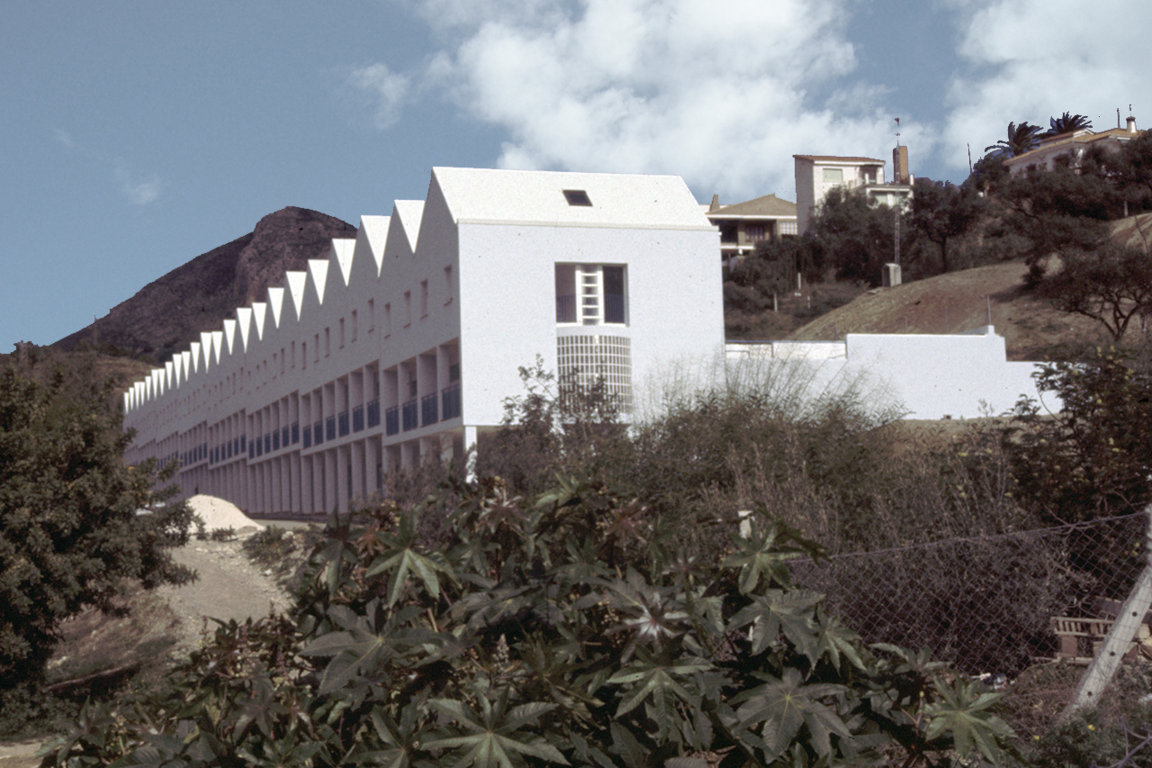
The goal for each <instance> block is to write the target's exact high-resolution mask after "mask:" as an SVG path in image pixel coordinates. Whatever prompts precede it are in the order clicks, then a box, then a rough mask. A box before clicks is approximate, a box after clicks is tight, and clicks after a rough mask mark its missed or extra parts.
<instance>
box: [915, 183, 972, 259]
mask: <svg viewBox="0 0 1152 768" xmlns="http://www.w3.org/2000/svg"><path fill="white" fill-rule="evenodd" d="M983 210H984V206H983V200H982V198H980V197H979V196H978V195H977V194H976V193H975V191H974V190H972V189H971V188H970V187H967V188H966V187H958V186H956V185H955V184H952V183H951V182H947V181H943V182H941V181H932V180H931V179H916V183H915V186H914V191H913V197H912V212H911V215H910V216H909V217H908V223H909V224H910V225H911V228H912V231H913V233H914V234H915V235H916V236H917V237H922V238H924V239H925V240H928V241H929V242H931V243H933V244H935V245H936V247H937V248H939V249H940V268H941V269H940V271H942V272H948V271H949V270H950V269H951V268H952V266H953V265H952V263H951V261H950V259H949V255H950V254H949V248H948V246H949V244H950V243H952V242H953V241H954V240H955V239H956V238H958V237H961V236H962V235H964V234H965V233H966V232H968V230H969V229H970V228H971V227H972V225H973V224H974V223H975V222H976V221H977V220H978V219H979V218H980V216H981V214H982V213H983Z"/></svg>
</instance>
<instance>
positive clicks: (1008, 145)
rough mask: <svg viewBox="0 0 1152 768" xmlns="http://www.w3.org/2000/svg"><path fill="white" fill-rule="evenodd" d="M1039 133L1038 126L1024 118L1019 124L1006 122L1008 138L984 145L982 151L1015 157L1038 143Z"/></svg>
mask: <svg viewBox="0 0 1152 768" xmlns="http://www.w3.org/2000/svg"><path fill="white" fill-rule="evenodd" d="M1040 135H1041V134H1040V126H1038V125H1032V124H1031V123H1029V122H1028V121H1026V120H1025V121H1023V122H1021V123H1020V125H1016V123H1008V138H1007V139H1000V140H999V141H997V142H996V143H995V144H990V145H988V146H987V147H984V151H985V152H991V153H993V154H996V155H1000V156H1001V157H1016V156H1018V155H1022V154H1024V153H1025V152H1027V151H1028V150H1030V149H1032V148H1033V147H1035V146H1036V145H1037V144H1039V143H1040Z"/></svg>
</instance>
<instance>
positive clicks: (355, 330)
mask: <svg viewBox="0 0 1152 768" xmlns="http://www.w3.org/2000/svg"><path fill="white" fill-rule="evenodd" d="M359 326H360V318H359V317H358V316H357V313H356V310H352V341H356V337H357V336H358V335H359V334H360V327H359Z"/></svg>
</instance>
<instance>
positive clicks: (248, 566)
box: [157, 539, 291, 647]
mask: <svg viewBox="0 0 1152 768" xmlns="http://www.w3.org/2000/svg"><path fill="white" fill-rule="evenodd" d="M174 558H175V559H176V560H177V561H178V562H179V563H180V564H182V565H186V566H188V567H189V568H192V569H194V570H195V571H196V572H197V574H199V578H197V579H196V580H195V581H193V582H192V583H191V584H184V585H181V586H179V587H171V586H166V587H160V589H159V590H157V593H158V595H159V596H160V597H162V598H163V599H164V600H166V601H167V602H168V604H169V605H170V606H171V607H172V610H173V611H174V612H175V613H176V615H177V617H179V619H180V623H181V628H182V630H183V634H184V637H185V643H186V647H194V646H195V645H196V643H198V642H199V639H200V635H201V632H202V631H203V630H204V629H205V628H207V630H208V631H209V632H211V631H213V629H214V628H215V626H216V625H215V624H214V623H213V622H212V621H211V619H220V620H222V621H228V620H230V619H235V620H236V621H244V619H247V618H249V617H251V618H254V619H258V618H260V617H261V616H267V615H268V611H269V609H270V608H271V609H275V610H276V611H285V610H287V609H288V607H289V606H290V604H291V601H290V599H289V597H288V595H287V594H286V593H285V592H284V590H283V589H281V588H280V587H279V586H278V585H277V584H276V582H275V581H274V580H273V578H272V575H271V573H269V572H265V571H261V570H260V569H259V568H258V567H257V566H256V565H255V564H253V563H252V561H251V560H249V559H248V558H247V556H246V555H245V554H244V550H243V549H242V545H241V541H240V540H236V541H225V542H219V541H197V540H195V539H193V540H192V541H190V542H188V544H187V545H185V546H183V547H181V548H180V549H178V550H176V551H175V553H174Z"/></svg>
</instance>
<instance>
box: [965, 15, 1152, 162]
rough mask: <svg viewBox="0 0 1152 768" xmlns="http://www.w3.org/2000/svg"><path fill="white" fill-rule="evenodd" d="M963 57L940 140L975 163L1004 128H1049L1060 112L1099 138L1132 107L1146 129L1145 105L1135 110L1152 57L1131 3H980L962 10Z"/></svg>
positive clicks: (1151, 117)
mask: <svg viewBox="0 0 1152 768" xmlns="http://www.w3.org/2000/svg"><path fill="white" fill-rule="evenodd" d="M967 10H968V14H967V18H966V20H965V21H964V22H963V27H962V30H961V31H962V36H961V37H962V42H961V45H960V55H961V56H962V57H963V58H964V60H965V61H966V62H967V64H968V66H969V69H968V71H967V72H965V73H962V74H958V75H957V76H956V77H954V78H953V81H952V84H951V89H950V93H949V105H950V113H949V116H948V118H947V125H946V127H945V135H946V136H947V138H948V140H949V142H950V143H954V144H957V145H963V143H964V142H970V143H971V145H972V150H973V156H979V155H980V154H983V149H984V147H985V146H987V145H990V144H993V143H994V142H995V141H996V140H998V139H1001V138H1004V137H1005V136H1006V127H1007V125H1008V123H1009V122H1010V121H1011V122H1016V123H1019V122H1020V121H1022V120H1026V121H1028V122H1030V123H1033V124H1038V125H1041V126H1043V127H1045V128H1047V126H1048V118H1049V117H1051V116H1053V115H1060V114H1061V113H1063V112H1065V111H1067V112H1072V113H1073V114H1083V115H1087V116H1088V117H1089V118H1090V119H1091V120H1092V121H1093V124H1094V127H1095V128H1096V129H1097V130H1099V129H1104V128H1111V127H1114V126H1115V125H1116V109H1117V108H1120V109H1121V111H1122V115H1124V116H1126V115H1127V110H1128V105H1129V104H1130V103H1132V104H1133V107H1134V108H1135V110H1136V116H1137V117H1141V115H1143V117H1144V119H1143V120H1142V121H1141V122H1142V123H1143V124H1144V125H1148V124H1152V103H1145V104H1139V103H1134V102H1137V101H1138V99H1139V97H1140V96H1141V95H1142V94H1143V93H1144V92H1145V88H1146V86H1145V84H1144V80H1145V79H1146V78H1145V73H1146V72H1147V71H1148V70H1149V68H1150V67H1152V48H1149V46H1148V45H1147V43H1146V41H1145V37H1146V35H1147V30H1148V29H1149V28H1152V5H1148V4H1145V3H1143V2H1136V1H1134V0H1099V1H1098V2H1095V3H1092V4H1090V5H1086V4H1085V3H1083V2H1079V1H1078V0H1043V2H1041V0H980V1H979V2H976V1H971V2H969V3H967Z"/></svg>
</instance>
